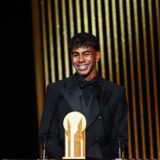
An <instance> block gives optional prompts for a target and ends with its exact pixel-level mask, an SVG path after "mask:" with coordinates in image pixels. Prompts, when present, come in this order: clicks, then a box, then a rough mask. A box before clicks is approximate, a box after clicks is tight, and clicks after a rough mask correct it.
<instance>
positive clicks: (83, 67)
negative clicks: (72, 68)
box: [78, 65, 87, 70]
mask: <svg viewBox="0 0 160 160" xmlns="http://www.w3.org/2000/svg"><path fill="white" fill-rule="evenodd" d="M78 68H79V69H81V70H84V69H87V66H86V65H83V66H78Z"/></svg>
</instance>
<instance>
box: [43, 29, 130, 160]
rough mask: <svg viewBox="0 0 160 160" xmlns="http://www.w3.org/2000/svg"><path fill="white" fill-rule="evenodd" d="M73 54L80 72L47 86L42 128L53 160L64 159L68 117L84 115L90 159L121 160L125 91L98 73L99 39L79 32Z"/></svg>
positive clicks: (125, 137)
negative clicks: (65, 123) (72, 114)
mask: <svg viewBox="0 0 160 160" xmlns="http://www.w3.org/2000/svg"><path fill="white" fill-rule="evenodd" d="M69 51H70V53H71V59H72V64H73V66H74V67H75V69H76V73H75V74H74V75H72V76H71V77H69V78H66V79H63V80H61V81H58V82H56V83H52V84H49V85H48V87H47V94H46V103H45V107H44V112H43V115H42V122H41V128H40V142H41V143H42V144H43V143H44V142H45V143H46V151H47V155H48V157H49V158H55V159H61V158H62V157H63V156H64V128H63V119H64V117H65V116H66V115H67V114H68V113H70V112H72V111H78V112H81V113H82V114H83V115H84V116H85V118H86V120H87V126H86V157H87V159H113V158H119V157H120V155H121V152H122V151H123V150H124V149H125V147H126V146H127V142H128V129H127V113H128V112H127V102H126V95H125V89H124V87H122V86H119V85H117V84H115V83H113V82H110V81H108V80H105V79H103V78H102V77H101V76H100V74H99V73H98V71H97V68H96V64H97V63H98V62H99V60H100V57H101V56H100V49H99V42H98V40H97V38H96V37H95V36H94V35H92V34H90V33H84V32H83V33H78V34H76V35H75V36H74V37H73V38H72V39H71V41H70V44H69Z"/></svg>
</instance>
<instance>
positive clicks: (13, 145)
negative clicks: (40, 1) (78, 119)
mask: <svg viewBox="0 0 160 160" xmlns="http://www.w3.org/2000/svg"><path fill="white" fill-rule="evenodd" d="M1 15H2V19H1V22H2V27H3V28H2V33H1V38H2V41H1V56H2V58H1V70H2V72H1V80H2V83H1V99H2V101H1V105H2V108H1V111H2V112H1V118H2V119H1V125H0V126H1V133H2V135H1V140H0V145H1V150H0V152H1V153H0V157H1V158H39V148H38V147H39V145H38V126H37V110H36V93H35V77H34V52H33V33H32V12H31V1H30V0H15V1H12V0H10V1H5V2H3V3H2V4H1Z"/></svg>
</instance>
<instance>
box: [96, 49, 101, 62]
mask: <svg viewBox="0 0 160 160" xmlns="http://www.w3.org/2000/svg"><path fill="white" fill-rule="evenodd" d="M100 59H101V53H100V52H99V51H97V52H96V62H98V61H99V60H100Z"/></svg>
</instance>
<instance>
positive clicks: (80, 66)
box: [71, 47, 100, 80]
mask: <svg viewBox="0 0 160 160" xmlns="http://www.w3.org/2000/svg"><path fill="white" fill-rule="evenodd" d="M71 54H72V64H73V66H74V67H75V68H76V70H77V72H78V73H79V74H80V75H82V76H83V77H85V79H86V80H90V79H92V78H94V77H95V76H96V75H97V71H96V62H98V61H99V59H100V52H98V51H95V49H94V48H92V47H79V48H74V49H72V53H71Z"/></svg>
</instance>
